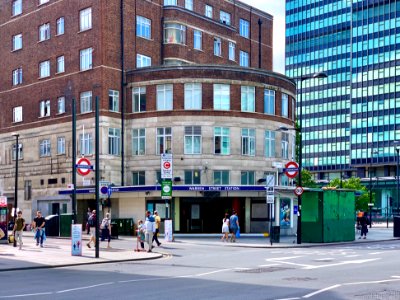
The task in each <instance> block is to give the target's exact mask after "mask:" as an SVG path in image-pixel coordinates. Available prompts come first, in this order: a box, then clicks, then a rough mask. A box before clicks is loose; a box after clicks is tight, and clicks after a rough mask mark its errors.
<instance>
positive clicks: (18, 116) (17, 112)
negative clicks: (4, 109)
mask: <svg viewBox="0 0 400 300" xmlns="http://www.w3.org/2000/svg"><path fill="white" fill-rule="evenodd" d="M13 122H14V123H18V122H22V106H17V107H14V108H13Z"/></svg>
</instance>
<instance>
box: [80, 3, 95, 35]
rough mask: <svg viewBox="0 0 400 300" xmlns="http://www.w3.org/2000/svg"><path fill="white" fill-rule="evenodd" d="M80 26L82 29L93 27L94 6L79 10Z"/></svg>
mask: <svg viewBox="0 0 400 300" xmlns="http://www.w3.org/2000/svg"><path fill="white" fill-rule="evenodd" d="M79 28H80V31H84V30H88V29H91V28H92V8H91V7H88V8H86V9H83V10H81V11H80V12H79Z"/></svg>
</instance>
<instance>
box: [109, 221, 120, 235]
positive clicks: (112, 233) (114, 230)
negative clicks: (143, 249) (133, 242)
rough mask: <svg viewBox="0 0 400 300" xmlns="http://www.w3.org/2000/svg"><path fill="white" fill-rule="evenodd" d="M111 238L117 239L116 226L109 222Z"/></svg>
mask: <svg viewBox="0 0 400 300" xmlns="http://www.w3.org/2000/svg"><path fill="white" fill-rule="evenodd" d="M110 225H111V238H112V239H118V224H117V223H115V222H111V224H110Z"/></svg>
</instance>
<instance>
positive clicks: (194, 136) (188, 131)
mask: <svg viewBox="0 0 400 300" xmlns="http://www.w3.org/2000/svg"><path fill="white" fill-rule="evenodd" d="M184 151H185V152H184V153H185V154H201V126H185V150H184Z"/></svg>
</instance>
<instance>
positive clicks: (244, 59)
mask: <svg viewBox="0 0 400 300" xmlns="http://www.w3.org/2000/svg"><path fill="white" fill-rule="evenodd" d="M239 65H240V66H241V67H246V68H247V67H249V66H250V57H249V53H248V52H246V51H242V50H240V55H239Z"/></svg>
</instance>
